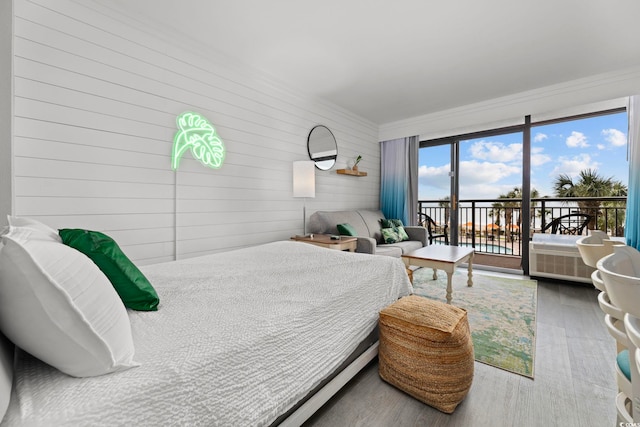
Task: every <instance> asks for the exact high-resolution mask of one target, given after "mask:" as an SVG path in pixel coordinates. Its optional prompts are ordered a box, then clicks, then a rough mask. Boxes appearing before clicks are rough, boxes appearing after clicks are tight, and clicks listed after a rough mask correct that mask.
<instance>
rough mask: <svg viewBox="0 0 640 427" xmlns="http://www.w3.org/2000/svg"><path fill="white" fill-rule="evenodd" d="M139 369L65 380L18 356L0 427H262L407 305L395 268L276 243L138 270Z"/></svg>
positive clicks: (404, 283)
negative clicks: (141, 301)
mask: <svg viewBox="0 0 640 427" xmlns="http://www.w3.org/2000/svg"><path fill="white" fill-rule="evenodd" d="M142 271H143V272H144V274H145V275H146V276H147V277H148V278H149V280H150V281H151V283H152V284H153V286H154V287H155V288H156V290H157V292H158V294H159V296H160V301H161V305H160V307H159V311H158V312H135V311H129V316H130V319H131V327H132V331H133V338H134V343H135V350H136V355H135V360H136V361H137V362H139V363H140V364H141V366H140V367H137V368H133V369H129V370H127V371H124V372H119V373H114V374H109V375H105V376H101V377H94V378H72V377H70V376H67V375H65V374H63V373H61V372H59V371H57V370H56V369H54V368H51V367H49V366H47V365H45V364H43V363H42V362H40V361H38V360H36V359H34V358H32V357H30V356H28V355H25V354H21V355H20V357H19V358H18V361H17V367H16V379H17V382H16V387H14V390H13V394H12V400H11V403H10V406H9V410H8V411H7V414H6V416H5V418H4V420H3V424H2V425H29V426H32V425H43V426H45V425H46V426H51V425H73V426H77V425H91V426H97V425H108V426H113V425H149V426H157V425H220V426H254V425H269V424H271V423H272V422H273V421H274V420H275V419H276V418H277V417H278V416H279V415H280V414H283V413H285V412H286V411H287V410H288V409H289V408H291V407H292V406H293V405H295V404H296V402H298V401H299V400H300V399H301V398H303V397H304V396H305V395H306V394H307V393H308V392H309V391H310V390H311V389H313V388H314V387H315V386H316V385H317V384H318V383H319V382H320V381H321V380H322V379H324V378H325V377H326V376H328V375H329V374H330V373H331V372H332V371H334V370H335V369H336V368H337V367H338V366H339V365H340V364H341V363H342V362H343V361H344V360H345V359H346V357H347V356H348V355H349V354H350V353H351V352H353V350H355V348H356V346H357V345H358V343H359V342H360V341H361V340H363V339H364V338H365V337H366V336H367V335H368V334H369V333H370V332H371V331H372V330H373V329H374V327H375V326H376V324H377V321H378V312H379V311H380V310H381V309H382V308H384V307H385V306H387V305H388V304H390V303H392V302H393V301H395V300H396V299H397V298H399V297H401V296H404V295H408V294H409V293H410V292H411V285H410V283H409V280H408V278H407V274H406V272H405V269H404V265H403V264H402V262H401V261H400V260H399V259H397V258H392V257H385V256H373V255H365V254H358V253H345V252H339V251H332V250H327V249H322V248H318V247H315V246H312V245H307V244H304V243H297V242H275V243H270V244H266V245H262V246H257V247H252V248H247V249H242V250H238V251H233V252H227V253H222V254H216V255H208V256H204V257H199V258H192V259H187V260H182V261H176V262H170V263H165V264H157V265H152V266H147V267H143V268H142Z"/></svg>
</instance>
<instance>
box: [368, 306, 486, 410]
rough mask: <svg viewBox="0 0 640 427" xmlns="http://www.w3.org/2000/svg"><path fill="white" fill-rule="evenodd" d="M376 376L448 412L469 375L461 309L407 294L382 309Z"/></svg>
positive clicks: (465, 325) (468, 337)
mask: <svg viewBox="0 0 640 427" xmlns="http://www.w3.org/2000/svg"><path fill="white" fill-rule="evenodd" d="M379 323H380V350H379V356H378V357H379V373H380V377H381V378H382V379H383V380H385V381H386V382H388V383H389V384H391V385H393V386H395V387H397V388H399V389H400V390H402V391H404V392H405V393H408V394H409V395H411V396H413V397H415V398H416V399H418V400H420V401H422V402H424V403H426V404H428V405H430V406H433V407H434V408H436V409H438V410H440V411H442V412H445V413H448V414H450V413H452V412H453V411H454V410H455V408H456V406H458V404H459V403H460V402H462V400H463V399H464V398H465V396H466V395H467V393H468V392H469V389H470V388H471V382H472V380H473V367H474V359H473V342H472V341H471V334H470V331H469V322H468V320H467V312H466V310H464V309H461V308H457V307H454V306H452V305H448V304H444V303H441V302H438V301H432V300H429V299H427V298H423V297H419V296H416V295H411V296H407V297H404V298H402V299H400V300H398V301H397V302H395V303H394V304H391V305H390V306H389V307H387V308H385V309H384V310H382V311H381V312H380V321H379Z"/></svg>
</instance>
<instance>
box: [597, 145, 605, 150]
mask: <svg viewBox="0 0 640 427" xmlns="http://www.w3.org/2000/svg"><path fill="white" fill-rule="evenodd" d="M596 147H598V150H604V149H605V148H607V146H606V145H604V144H598V145H596Z"/></svg>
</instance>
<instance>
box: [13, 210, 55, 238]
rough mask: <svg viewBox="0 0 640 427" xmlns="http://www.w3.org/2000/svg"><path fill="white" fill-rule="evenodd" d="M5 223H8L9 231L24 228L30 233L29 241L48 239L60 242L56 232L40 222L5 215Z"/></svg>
mask: <svg viewBox="0 0 640 427" xmlns="http://www.w3.org/2000/svg"><path fill="white" fill-rule="evenodd" d="M7 221H9V227H10V228H9V230H11V229H12V228H24V229H26V230H28V231H29V232H30V234H29V238H30V239H48V240H54V241H56V242H62V238H61V237H60V235H59V234H58V230H55V229H53V228H51V227H49V226H48V225H46V224H43V223H41V222H40V221H36V220H35V219H31V218H26V217H18V216H11V215H7Z"/></svg>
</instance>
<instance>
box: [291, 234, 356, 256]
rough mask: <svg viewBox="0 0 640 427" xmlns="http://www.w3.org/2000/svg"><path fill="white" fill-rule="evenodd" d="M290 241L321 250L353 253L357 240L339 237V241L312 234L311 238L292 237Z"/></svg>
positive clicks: (324, 235)
mask: <svg viewBox="0 0 640 427" xmlns="http://www.w3.org/2000/svg"><path fill="white" fill-rule="evenodd" d="M291 240H295V241H296V242H304V243H310V244H312V245H316V246H321V247H323V248H329V249H337V250H339V251H344V250H348V251H349V252H355V251H356V246H357V245H358V239H357V238H355V237H350V236H340V238H339V239H332V238H331V235H329V234H313V235H312V236H294V237H292V238H291Z"/></svg>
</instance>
